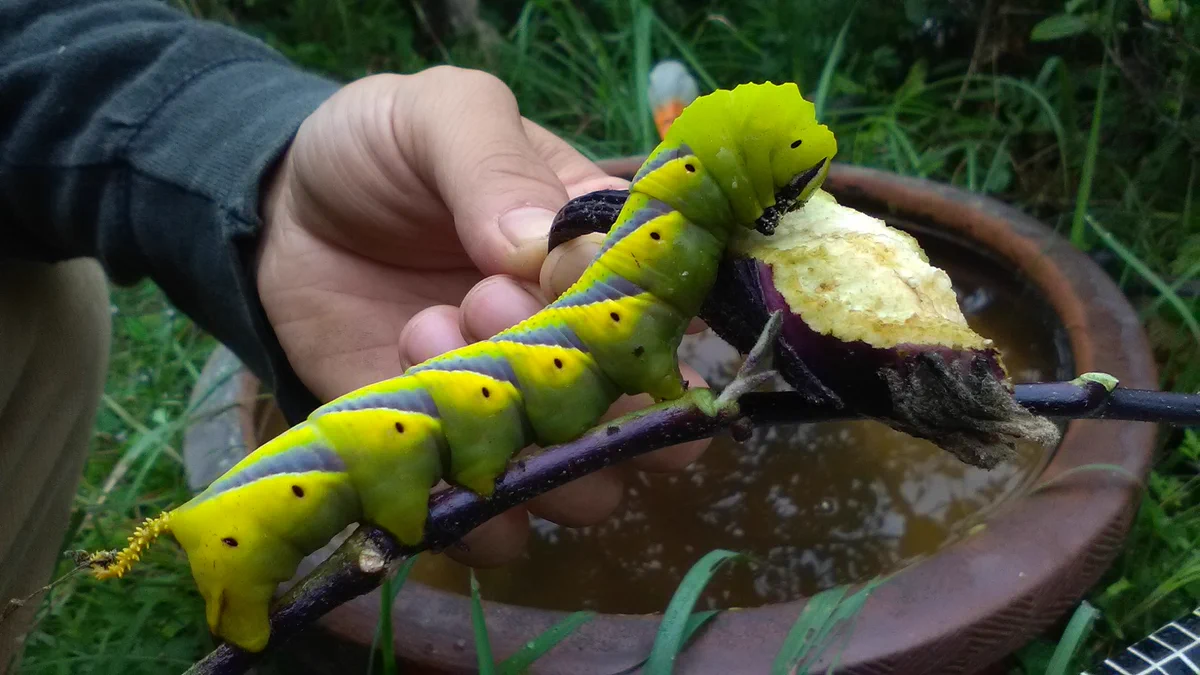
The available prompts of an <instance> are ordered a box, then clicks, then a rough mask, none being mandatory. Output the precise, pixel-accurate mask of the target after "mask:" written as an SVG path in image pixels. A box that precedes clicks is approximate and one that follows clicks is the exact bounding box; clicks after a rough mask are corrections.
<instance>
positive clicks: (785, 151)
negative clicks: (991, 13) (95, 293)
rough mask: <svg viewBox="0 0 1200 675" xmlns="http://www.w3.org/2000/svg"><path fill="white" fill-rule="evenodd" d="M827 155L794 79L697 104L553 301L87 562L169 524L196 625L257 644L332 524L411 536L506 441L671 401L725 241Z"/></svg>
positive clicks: (534, 439) (124, 556)
mask: <svg viewBox="0 0 1200 675" xmlns="http://www.w3.org/2000/svg"><path fill="white" fill-rule="evenodd" d="M835 152H836V143H835V142H834V139H833V135H832V133H830V132H829V130H828V129H826V128H825V127H823V126H820V125H819V124H817V123H816V120H815V119H814V117H813V108H812V105H811V104H809V103H808V102H806V101H804V99H803V98H801V96H800V93H799V91H798V90H797V88H796V86H795V85H793V84H785V85H773V84H769V83H768V84H762V85H742V86H739V87H738V88H736V89H734V90H733V91H717V92H715V93H713V94H710V95H708V96H705V97H701V98H699V99H697V100H696V101H694V102H693V103H692V104H691V105H689V106H688V107H687V108H686V109H685V110H684V112H683V113H682V114H681V115H680V116H679V118H678V119H676V120H675V122H674V123H673V124H672V125H671V127H670V130H669V131H668V133H667V135H666V138H665V139H664V141H663V143H662V144H661V145H660V146H659V147H658V148H657V149H656V150H655V151H654V152H653V153H652V154H651V156H650V157H649V159H648V160H647V161H646V163H645V164H644V166H643V167H642V168H641V170H640V171H639V172H638V174H637V176H636V177H635V180H634V181H633V182H632V184H631V186H630V198H629V199H628V201H627V202H626V203H625V205H624V207H623V208H622V210H621V212H620V214H619V216H618V217H617V220H616V222H615V223H614V225H613V227H612V228H611V230H610V231H609V233H608V235H607V237H606V238H605V240H604V243H603V245H602V249H601V250H600V252H599V253H598V254H597V256H596V258H595V260H594V261H593V262H592V263H591V265H590V266H589V267H588V268H587V269H586V271H585V272H584V273H583V275H582V276H581V277H580V279H579V280H578V281H577V282H576V283H575V284H574V285H572V286H571V287H570V288H569V289H568V290H567V291H566V292H565V293H564V294H563V295H562V296H560V297H559V298H558V299H557V300H555V301H554V302H553V303H552V304H551V305H549V306H548V307H546V308H545V309H543V310H542V311H540V312H538V313H537V314H535V315H534V316H532V317H530V318H529V319H527V320H525V321H523V322H521V323H520V324H518V325H516V326H513V327H512V328H510V329H508V330H505V331H503V332H501V333H500V334H498V335H496V336H494V337H493V338H491V339H489V340H485V341H483V342H479V343H476V344H472V345H468V346H466V347H463V348H461V349H457V350H454V351H451V352H448V353H446V354H443V355H441V356H438V357H436V358H433V359H430V360H428V361H425V362H423V363H420V364H418V365H416V366H413V367H412V368H409V369H408V370H407V371H406V372H405V373H404V374H403V375H401V376H399V377H396V378H393V379H390V380H386V381H383V382H379V383H376V384H372V385H369V386H366V387H363V388H361V389H358V390H356V391H353V392H350V393H348V394H346V395H344V396H342V397H341V398H338V399H336V400H334V401H332V402H330V403H327V404H325V405H324V406H322V407H320V408H318V409H317V410H316V411H314V412H313V413H312V414H311V415H310V416H309V417H308V418H307V419H306V420H305V421H304V422H302V423H301V424H299V425H297V426H295V427H293V428H291V429H289V430H288V431H286V432H284V433H283V434H281V435H280V436H278V437H276V438H274V439H272V440H271V441H269V442H267V443H266V444H264V445H263V446H262V447H260V448H258V449H257V450H255V451H254V452H253V453H252V454H250V455H248V456H247V457H246V458H244V459H243V460H242V461H241V462H239V463H238V464H237V465H236V466H234V467H233V468H231V469H230V470H229V471H228V472H227V473H226V474H225V475H223V476H222V477H220V478H219V479H217V480H216V481H215V482H213V483H212V484H211V485H210V486H209V487H208V488H207V489H206V490H204V491H203V492H201V493H200V494H198V495H196V496H195V497H194V498H193V499H192V500H191V501H189V502H187V503H186V504H184V505H182V506H180V507H179V508H177V509H175V510H174V511H171V512H169V513H167V514H164V515H163V516H162V517H160V518H159V519H154V520H152V521H149V522H148V523H147V525H146V526H145V527H143V528H141V529H139V531H138V534H137V535H136V536H135V537H132V538H131V542H130V548H129V549H127V550H126V551H125V552H122V553H120V554H117V555H116V556H115V557H114V556H103V561H104V562H103V564H101V563H100V562H99V561H100V560H101V559H100V558H98V559H97V560H98V562H97V566H98V567H100V568H101V569H100V570H99V571H98V575H100V576H121V575H123V574H124V573H125V572H127V571H128V569H129V567H130V566H131V565H132V564H133V562H135V561H136V559H137V557H138V556H140V554H141V552H142V551H143V550H144V549H145V547H146V546H148V545H149V543H150V542H151V541H152V540H153V539H154V538H155V537H156V536H158V535H159V534H163V533H166V532H170V533H171V534H173V535H174V537H175V539H176V540H177V541H178V542H179V544H180V545H181V546H182V547H183V549H184V550H185V552H186V553H187V556H188V559H189V562H190V564H191V568H192V573H193V576H194V578H195V581H196V583H197V585H198V587H199V589H200V592H201V595H202V596H203V598H204V601H205V605H206V616H207V620H208V625H209V627H210V629H211V630H212V631H213V632H214V633H215V634H217V635H219V636H221V637H222V638H224V639H226V640H228V641H230V642H232V643H233V644H236V645H237V646H239V647H242V648H244V649H247V650H252V651H258V650H261V649H263V648H264V647H265V646H266V644H267V642H268V640H269V637H270V625H269V622H268V607H269V606H270V600H271V598H272V596H273V594H274V592H275V590H276V587H277V585H278V584H279V583H281V582H283V581H286V580H288V579H289V578H291V577H292V576H293V575H294V574H295V572H296V569H297V566H298V565H299V563H300V561H301V559H302V558H303V557H304V556H306V555H308V554H310V553H312V552H313V551H315V550H317V549H318V548H320V547H321V546H324V545H325V544H326V543H328V541H329V540H330V539H331V538H332V537H333V536H334V535H336V534H337V533H338V532H340V531H342V530H343V529H344V528H345V527H346V526H347V525H349V524H351V523H354V522H371V523H374V524H376V525H378V526H380V527H382V528H384V529H386V530H387V531H388V532H390V533H392V534H393V535H394V536H396V537H397V538H398V539H399V540H400V541H402V542H404V543H407V544H415V543H417V542H419V541H420V540H421V538H422V535H423V531H424V526H425V520H426V517H427V514H428V499H429V493H430V490H431V489H432V487H433V486H434V485H435V484H437V483H438V481H439V480H442V479H445V480H446V481H448V482H450V483H453V484H457V485H460V486H463V487H466V488H468V489H470V490H472V491H474V492H476V493H478V494H480V495H483V496H488V495H490V494H491V493H492V490H493V488H494V484H495V481H496V478H497V477H498V476H500V475H501V474H502V473H503V472H504V470H505V469H506V467H507V466H508V463H509V461H510V460H511V458H512V457H513V455H515V454H516V453H517V452H518V451H519V450H521V449H522V448H524V447H526V446H528V445H530V444H533V443H537V444H539V445H542V446H547V445H552V444H556V443H562V442H565V441H569V440H572V439H574V438H577V437H578V436H580V435H582V434H583V433H584V432H585V431H587V430H588V429H589V428H591V427H592V426H594V425H595V424H596V423H597V422H598V421H599V419H600V417H601V416H602V415H603V414H604V413H605V411H607V410H608V408H609V406H611V404H612V403H613V402H614V401H615V400H616V399H617V398H618V397H619V396H620V395H621V394H637V393H643V392H644V393H648V394H650V395H651V396H653V397H654V398H655V399H657V400H670V399H676V398H679V397H680V396H682V395H683V393H684V390H685V386H686V385H685V383H684V381H683V378H682V376H681V375H680V371H679V363H678V360H677V357H676V351H677V349H678V346H679V343H680V341H681V339H682V337H683V333H684V330H685V328H686V327H687V324H688V321H689V320H690V319H691V318H692V317H693V316H695V315H696V313H697V312H698V310H699V308H700V306H701V304H702V303H703V301H704V299H705V297H706V296H707V295H708V293H709V290H710V289H711V287H712V284H713V281H714V279H715V276H716V270H717V265H718V263H719V261H720V259H721V257H722V256H723V255H724V251H725V247H726V242H727V241H728V239H729V236H730V234H731V232H732V231H733V230H734V228H738V227H743V228H753V227H762V225H763V223H762V222H761V220H762V218H763V217H768V219H769V215H770V214H769V210H770V209H771V208H773V207H776V206H777V201H776V199H775V196H776V194H779V195H781V196H782V197H786V199H787V201H788V204H787V206H788V207H789V208H790V207H791V206H793V205H794V204H798V203H802V202H803V199H804V198H806V196H807V194H811V192H812V190H815V189H816V187H817V186H818V185H819V183H820V181H821V180H823V177H824V174H823V173H822V171H823V167H827V166H828V162H829V160H830V159H831V158H832V157H833V154H834V153H835ZM800 181H803V184H802V185H801V184H800Z"/></svg>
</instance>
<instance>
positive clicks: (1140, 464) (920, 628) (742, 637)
mask: <svg viewBox="0 0 1200 675" xmlns="http://www.w3.org/2000/svg"><path fill="white" fill-rule="evenodd" d="M640 164H641V158H624V159H618V160H610V161H608V162H602V163H601V165H602V167H603V168H605V169H606V170H607V171H608V172H609V173H610V174H612V175H624V176H630V175H632V172H633V171H634V170H636V168H637V167H638V166H639V165H640ZM827 189H828V190H829V191H830V192H831V193H833V194H834V195H835V196H837V197H838V199H839V200H840V201H843V202H844V203H849V204H851V205H854V206H858V207H860V208H861V206H860V204H869V205H873V206H874V207H875V208H873V209H872V210H874V212H875V213H876V214H879V215H884V214H890V215H891V216H894V217H897V218H903V219H905V220H911V221H914V222H916V223H922V224H925V223H928V224H933V225H940V226H944V227H947V228H949V229H952V230H954V231H955V232H956V233H957V234H960V235H964V236H966V237H967V238H970V239H972V240H974V241H976V242H979V243H980V244H982V245H983V246H984V247H985V248H986V249H987V250H988V251H989V252H991V253H994V254H996V255H997V256H998V257H999V258H1001V259H1003V260H1005V261H1007V262H1008V263H1009V264H1010V265H1012V266H1013V267H1014V268H1015V269H1016V270H1017V271H1018V272H1019V273H1020V274H1022V275H1024V276H1025V278H1026V279H1028V280H1029V281H1031V282H1032V283H1033V284H1034V285H1035V286H1036V287H1037V288H1038V289H1039V291H1041V292H1042V293H1043V294H1044V297H1045V299H1046V300H1047V302H1048V303H1049V304H1050V305H1051V306H1052V308H1053V309H1054V311H1055V313H1056V314H1057V315H1058V317H1059V319H1060V321H1061V322H1062V324H1063V326H1064V328H1065V329H1066V332H1067V334H1068V336H1069V342H1070V347H1071V352H1072V358H1073V360H1074V365H1075V368H1076V371H1077V372H1087V371H1104V372H1108V373H1111V374H1113V375H1115V376H1116V377H1118V378H1119V379H1120V380H1121V382H1122V383H1123V384H1125V385H1127V386H1130V387H1138V388H1147V389H1154V388H1157V373H1156V367H1155V364H1154V361H1153V357H1152V354H1151V351H1150V348H1149V345H1148V342H1147V340H1146V337H1145V335H1144V333H1143V332H1142V329H1141V326H1140V322H1139V320H1138V317H1137V314H1136V312H1135V311H1134V309H1133V308H1132V307H1131V306H1130V304H1129V302H1128V301H1127V300H1126V299H1125V297H1124V295H1123V294H1122V293H1121V292H1120V290H1119V289H1118V288H1117V287H1116V285H1115V284H1114V283H1113V282H1112V281H1111V279H1109V277H1108V276H1107V275H1106V274H1105V273H1104V272H1103V271H1102V270H1101V269H1100V268H1099V267H1098V266H1097V265H1095V264H1094V263H1093V262H1092V261H1091V260H1090V259H1088V258H1087V257H1086V256H1084V255H1083V254H1082V253H1080V252H1079V251H1077V250H1076V249H1074V248H1073V247H1072V246H1070V244H1069V243H1067V242H1066V241H1065V240H1063V239H1062V238H1061V237H1059V236H1058V235H1056V234H1055V233H1054V232H1052V231H1051V230H1050V229H1049V228H1047V227H1046V226H1044V225H1042V224H1041V223H1039V222H1037V221H1035V220H1033V219H1032V218H1030V217H1028V216H1026V215H1024V214H1023V213H1021V212H1020V211H1018V210H1016V209H1014V208H1011V207H1008V206H1006V205H1004V204H1002V203H1000V202H998V201H996V200H993V199H990V198H987V197H983V196H980V195H975V194H971V193H967V192H964V191H962V190H959V189H957V188H954V187H951V186H947V185H942V184H938V183H933V182H929V181H925V180H921V179H916V178H908V177H903V176H899V175H895V174H891V173H887V172H883V171H879V170H874V169H867V168H861V167H851V166H847V165H843V164H835V165H834V166H833V168H832V171H831V173H830V176H829V180H828V182H827ZM1155 433H1156V427H1154V426H1153V425H1149V424H1143V423H1136V422H1108V421H1095V420H1077V421H1074V422H1072V423H1071V424H1070V425H1069V426H1068V429H1067V432H1066V434H1065V436H1064V439H1063V442H1062V444H1061V445H1060V447H1059V449H1058V451H1057V452H1056V453H1055V455H1054V457H1053V458H1052V459H1051V461H1050V462H1049V464H1048V465H1047V466H1046V467H1045V469H1044V471H1043V473H1042V476H1044V477H1045V478H1047V479H1049V478H1053V477H1055V476H1058V475H1061V474H1062V473H1063V472H1064V471H1067V470H1069V469H1070V468H1072V467H1075V466H1079V465H1081V464H1085V463H1097V462H1099V463H1110V464H1116V465H1120V466H1122V467H1123V468H1124V469H1126V470H1128V471H1130V472H1132V473H1133V474H1135V475H1137V476H1141V477H1144V476H1145V475H1146V473H1147V471H1148V470H1149V467H1150V464H1151V460H1152V454H1153V447H1154V438H1155ZM1137 495H1138V489H1137V486H1136V485H1134V484H1132V483H1131V481H1129V480H1128V479H1127V478H1125V477H1123V476H1121V475H1120V474H1117V473H1115V472H1102V471H1096V472H1081V473H1077V474H1075V475H1073V476H1071V477H1069V478H1067V479H1065V480H1063V481H1061V482H1059V483H1057V484H1056V485H1055V487H1054V488H1052V489H1048V490H1043V491H1041V492H1037V493H1035V494H1030V495H1025V496H1022V497H1016V498H1013V499H1011V500H1009V501H1008V502H1007V503H1005V504H1004V505H1002V506H1001V507H1000V508H998V509H997V511H996V512H995V513H993V514H992V516H991V518H990V519H989V520H988V521H987V523H986V526H985V527H984V528H983V529H982V531H980V532H978V533H976V534H974V535H972V536H970V537H968V538H966V539H964V540H960V541H958V542H956V543H953V544H951V545H949V546H947V547H946V548H944V549H942V550H941V551H939V552H938V553H937V554H935V555H933V556H930V557H929V558H927V559H925V560H923V561H921V562H920V563H917V564H914V565H911V566H909V567H907V568H905V569H903V570H901V571H899V572H897V573H896V574H895V575H894V576H893V577H892V578H891V579H890V580H889V581H888V582H887V583H886V584H884V585H883V586H881V587H880V588H878V589H877V590H876V592H875V593H874V594H873V596H872V598H871V600H870V601H869V602H868V603H867V605H866V607H865V608H864V610H863V612H862V613H861V614H860V615H859V617H858V619H857V625H856V628H855V631H856V632H855V634H854V637H853V639H852V640H851V641H850V642H849V644H848V645H846V649H845V650H844V651H843V652H842V654H841V657H840V661H839V662H840V664H842V667H843V668H844V669H845V670H846V672H872V673H875V672H899V673H907V672H918V671H920V672H925V671H927V670H931V669H934V668H936V669H937V672H961V671H963V670H964V669H967V668H969V669H975V668H980V667H983V666H986V665H988V664H989V663H992V662H995V661H996V660H998V659H999V658H1001V657H1003V656H1004V655H1005V654H1007V653H1010V652H1011V651H1012V650H1013V649H1016V648H1017V647H1019V646H1020V645H1021V644H1023V643H1024V642H1026V641H1027V640H1028V639H1029V638H1030V637H1032V636H1033V635H1035V634H1036V632H1037V631H1039V630H1041V629H1043V628H1045V627H1046V626H1047V625H1049V624H1050V623H1052V622H1053V621H1055V620H1057V619H1058V618H1059V617H1060V616H1062V615H1063V614H1064V613H1065V612H1066V611H1067V610H1068V609H1069V608H1070V607H1071V606H1073V605H1074V604H1075V603H1076V602H1077V601H1078V599H1079V598H1080V597H1081V596H1082V595H1083V594H1084V593H1085V592H1086V590H1087V589H1088V588H1089V587H1090V586H1091V585H1092V584H1093V583H1094V582H1095V581H1096V580H1097V579H1098V578H1099V576H1100V575H1101V574H1102V573H1103V571H1104V570H1105V569H1106V568H1107V566H1108V564H1109V563H1110V562H1111V560H1112V558H1113V557H1114V556H1115V554H1116V552H1117V550H1118V548H1119V546H1120V543H1121V541H1122V539H1123V537H1124V534H1125V532H1126V530H1127V528H1128V524H1129V522H1130V520H1131V517H1132V514H1133V512H1134V509H1135V507H1136V499H1137ZM485 593H486V590H485ZM804 602H805V601H804V600H798V601H794V602H789V603H782V604H775V605H766V606H763V607H758V608H753V609H745V610H738V611H726V612H723V613H721V614H720V615H718V617H717V618H716V619H715V620H714V621H713V622H712V623H711V624H710V625H709V627H708V628H707V629H706V630H705V631H704V632H703V633H702V634H700V635H699V636H698V637H697V639H696V640H695V641H694V642H693V643H692V645H691V646H690V647H689V648H688V650H687V651H685V653H684V654H683V655H682V656H681V658H680V660H679V662H678V667H679V671H677V672H703V673H710V672H711V673H718V672H720V673H725V672H767V670H768V669H769V666H770V663H771V660H772V659H773V658H774V655H775V653H776V652H777V651H778V647H779V645H780V644H781V643H782V640H783V637H784V636H785V635H786V633H787V631H788V629H789V628H790V627H791V625H792V623H793V621H794V620H795V618H796V617H797V616H799V613H800V611H801V609H802V608H803V606H804ZM378 607H379V601H378V595H377V594H376V593H372V594H370V595H368V596H364V597H360V598H358V599H356V600H355V601H353V602H351V603H347V604H346V605H343V606H342V607H339V608H338V609H336V610H334V611H333V612H331V613H330V614H329V615H327V616H326V617H325V619H324V620H323V621H322V622H321V625H322V626H323V628H324V629H325V630H326V631H328V632H329V633H331V634H332V636H333V637H335V638H338V639H341V640H346V641H350V642H361V641H362V640H364V637H365V636H370V635H372V634H373V633H374V629H375V619H376V617H377V613H378ZM469 607H470V601H469V599H468V598H467V597H465V596H460V595H457V594H453V593H449V592H446V591H441V590H437V589H434V588H431V587H428V586H425V585H423V584H420V583H418V582H409V583H407V584H406V585H405V587H404V590H403V591H402V592H401V594H400V596H399V599H398V601H397V603H396V605H395V606H394V608H393V624H394V626H395V635H396V636H397V644H396V648H397V655H398V656H400V657H402V658H404V659H405V660H407V661H410V662H416V663H419V664H427V665H430V666H435V667H437V668H439V669H447V670H452V671H459V670H461V671H471V670H474V668H475V655H474V650H473V647H472V646H471V644H470V637H471V630H470V619H469V616H470V614H469ZM485 613H486V616H487V622H488V628H489V633H490V636H491V640H492V646H493V649H494V652H495V654H496V655H497V657H504V656H507V655H508V654H509V653H511V652H512V651H515V650H516V649H517V648H519V647H520V646H521V645H523V644H524V642H525V641H526V640H528V639H530V638H532V637H533V636H535V635H537V634H539V633H540V632H541V631H543V630H545V629H546V628H548V627H549V626H550V625H552V624H553V623H554V622H556V621H558V620H559V619H561V618H562V617H563V616H565V615H566V614H567V613H565V612H560V611H550V610H541V609H534V608H527V607H519V606H513V605H505V604H501V603H492V602H486V601H485ZM658 617H659V615H598V616H596V617H595V618H594V619H592V620H591V621H590V622H589V623H587V624H585V625H584V626H583V627H582V628H581V629H580V630H579V631H577V632H576V633H575V634H573V635H572V636H571V637H570V638H568V639H567V640H566V641H564V642H563V643H561V644H560V645H559V646H558V647H557V648H556V649H555V650H553V651H551V652H550V653H549V654H547V655H546V656H545V657H544V658H543V659H542V660H541V661H539V662H538V667H537V668H536V669H535V670H538V671H540V672H555V673H589V674H591V673H597V674H598V673H617V672H621V671H622V670H625V669H628V668H630V667H632V666H636V664H637V663H638V662H639V661H640V660H641V659H642V658H644V657H645V656H646V655H647V654H648V653H649V648H650V645H651V644H652V642H653V637H654V634H655V631H656V630H657V625H658ZM464 637H465V638H466V643H465V644H464V643H463V638H464ZM368 641H369V640H368ZM822 663H824V662H822Z"/></svg>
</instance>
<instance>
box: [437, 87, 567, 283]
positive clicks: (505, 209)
mask: <svg viewBox="0 0 1200 675" xmlns="http://www.w3.org/2000/svg"><path fill="white" fill-rule="evenodd" d="M425 74H426V75H428V77H429V79H430V81H429V85H430V87H432V88H433V89H432V90H430V95H429V98H426V104H427V105H422V106H420V107H419V108H420V110H421V112H420V113H419V119H418V120H416V121H415V126H416V128H414V129H413V131H414V132H415V136H414V138H416V139H418V152H419V154H420V158H419V163H420V164H422V165H423V166H424V167H425V168H426V170H427V172H428V176H429V178H430V179H432V182H433V187H434V188H435V189H436V191H437V192H438V194H439V195H440V196H441V198H442V200H443V201H444V202H445V204H446V206H447V207H448V208H449V210H450V213H451V214H452V215H453V217H454V225H455V228H456V230H457V233H458V237H459V240H460V241H461V242H462V245H463V248H464V249H465V250H466V252H467V255H468V256H470V258H471V260H472V262H474V263H475V266H476V267H478V268H479V269H480V271H482V272H483V273H484V274H486V275H492V274H511V275H513V276H516V277H519V278H523V279H528V280H536V279H537V277H538V270H539V268H540V266H541V264H542V260H543V259H544V258H545V255H546V237H547V233H548V232H549V229H550V223H551V221H552V220H553V219H554V214H555V213H556V212H557V211H558V209H559V208H560V207H561V206H562V205H563V204H565V203H566V201H567V190H566V188H565V187H564V186H563V183H562V181H561V180H560V179H559V177H558V176H557V174H556V173H555V172H554V170H553V169H552V168H551V167H550V165H549V164H548V163H547V161H546V160H545V159H544V158H543V157H542V156H541V155H539V153H538V152H537V150H536V149H535V147H534V143H533V142H532V141H531V140H530V138H529V137H528V136H527V135H526V129H525V125H524V123H523V120H522V118H521V114H520V111H519V110H518V108H517V101H516V98H515V97H514V96H513V94H512V92H511V91H510V90H509V89H508V87H507V86H505V85H504V83H503V82H501V81H500V80H499V79H497V78H495V77H493V76H491V75H489V74H487V73H484V72H481V71H473V70H462V69H458V68H451V67H441V68H434V69H431V70H429V71H425ZM434 78H437V79H436V80H434Z"/></svg>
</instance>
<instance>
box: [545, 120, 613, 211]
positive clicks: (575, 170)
mask: <svg viewBox="0 0 1200 675" xmlns="http://www.w3.org/2000/svg"><path fill="white" fill-rule="evenodd" d="M523 123H524V125H525V135H526V136H528V137H529V142H530V143H532V144H533V148H534V150H535V151H536V152H537V153H538V155H540V156H541V157H542V158H543V159H544V160H546V164H547V165H548V166H549V167H550V168H551V170H553V171H554V173H555V174H557V175H558V179H559V180H561V181H562V183H563V185H565V186H566V188H567V194H568V195H569V196H570V197H571V198H572V199H573V198H575V197H578V196H579V195H581V194H586V193H588V192H595V191H596V190H609V189H616V190H619V189H624V188H628V187H629V181H627V180H625V179H623V178H617V177H615V176H610V175H608V174H606V173H604V171H603V170H601V169H600V167H599V166H596V164H595V163H594V162H592V161H591V160H590V159H588V158H587V157H584V156H583V154H582V153H581V152H579V151H578V150H576V149H575V148H573V147H571V144H570V143H567V142H566V141H564V140H563V139H561V138H559V137H558V136H555V135H554V134H552V133H550V132H549V131H546V130H545V129H544V128H542V127H541V126H539V125H538V124H537V123H536V122H531V121H529V120H523Z"/></svg>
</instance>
